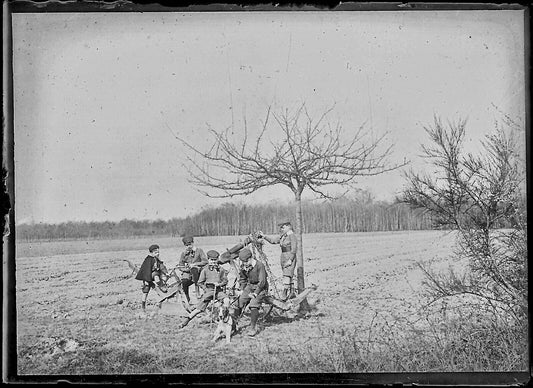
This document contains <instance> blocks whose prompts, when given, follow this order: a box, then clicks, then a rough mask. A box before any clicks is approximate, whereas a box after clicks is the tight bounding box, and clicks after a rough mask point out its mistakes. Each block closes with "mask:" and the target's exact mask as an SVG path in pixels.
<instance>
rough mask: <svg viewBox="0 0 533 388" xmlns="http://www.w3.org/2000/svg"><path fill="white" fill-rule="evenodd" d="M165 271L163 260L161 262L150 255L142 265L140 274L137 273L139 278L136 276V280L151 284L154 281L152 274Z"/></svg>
mask: <svg viewBox="0 0 533 388" xmlns="http://www.w3.org/2000/svg"><path fill="white" fill-rule="evenodd" d="M164 270H165V266H164V264H163V261H162V260H159V259H158V258H156V257H154V256H150V255H148V256H146V258H145V259H144V261H143V263H142V264H141V268H140V269H139V272H137V276H135V279H137V280H144V281H146V282H151V281H152V280H153V279H152V272H158V273H161V271H164Z"/></svg>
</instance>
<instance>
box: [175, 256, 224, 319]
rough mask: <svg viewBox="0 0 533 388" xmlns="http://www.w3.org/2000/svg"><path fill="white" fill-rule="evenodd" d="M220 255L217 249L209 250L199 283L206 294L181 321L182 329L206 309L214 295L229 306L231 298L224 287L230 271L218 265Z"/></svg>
mask: <svg viewBox="0 0 533 388" xmlns="http://www.w3.org/2000/svg"><path fill="white" fill-rule="evenodd" d="M219 256H220V255H219V253H218V252H217V251H215V250H211V251H208V252H207V259H208V264H207V265H206V266H205V267H204V268H203V269H202V272H200V277H199V278H198V285H199V286H200V287H202V288H203V290H204V294H203V296H202V299H201V300H200V301H199V302H198V304H197V305H196V306H195V307H194V310H193V311H191V312H190V313H189V315H188V316H187V317H186V318H185V319H184V320H183V322H181V323H180V325H179V328H180V329H181V328H183V327H185V326H186V325H187V324H188V323H189V322H190V320H191V319H193V318H194V317H195V316H197V315H198V314H199V313H201V312H202V311H205V309H206V307H207V305H208V304H209V302H210V301H211V300H213V297H215V300H217V301H222V302H223V304H224V306H225V307H226V308H228V307H229V305H230V300H229V297H228V296H227V295H226V293H225V292H224V287H225V286H226V284H227V283H228V273H227V271H226V270H225V269H223V268H221V267H220V266H219V265H218V263H217V260H218V257H219Z"/></svg>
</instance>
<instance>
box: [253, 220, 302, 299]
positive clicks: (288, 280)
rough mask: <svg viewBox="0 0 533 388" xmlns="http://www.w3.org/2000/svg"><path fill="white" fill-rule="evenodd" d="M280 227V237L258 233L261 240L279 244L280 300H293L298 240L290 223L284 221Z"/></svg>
mask: <svg viewBox="0 0 533 388" xmlns="http://www.w3.org/2000/svg"><path fill="white" fill-rule="evenodd" d="M278 226H279V227H280V235H279V236H275V237H269V236H266V235H264V234H263V232H261V231H260V232H259V233H258V235H259V237H261V238H263V239H264V240H265V241H268V242H269V243H271V244H279V245H280V246H281V256H280V264H281V270H282V272H283V291H282V294H281V299H282V300H286V299H288V298H294V297H295V296H296V295H295V293H294V283H293V279H294V269H295V268H296V249H297V247H298V240H297V239H296V235H295V234H294V231H293V230H292V225H291V223H290V221H285V222H282V223H280V224H278Z"/></svg>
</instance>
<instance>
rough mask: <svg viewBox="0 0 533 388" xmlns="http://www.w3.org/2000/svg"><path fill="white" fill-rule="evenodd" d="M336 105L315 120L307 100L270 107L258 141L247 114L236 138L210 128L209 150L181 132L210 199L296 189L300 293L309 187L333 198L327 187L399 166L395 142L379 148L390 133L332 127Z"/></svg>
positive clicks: (194, 176)
mask: <svg viewBox="0 0 533 388" xmlns="http://www.w3.org/2000/svg"><path fill="white" fill-rule="evenodd" d="M333 109H334V105H333V106H332V107H330V108H328V109H326V110H325V111H324V112H323V113H322V114H320V115H319V116H318V118H316V119H315V118H313V117H312V116H311V114H309V112H308V110H307V108H306V105H305V103H303V104H301V105H300V106H299V107H298V108H297V109H296V110H295V111H294V112H289V110H288V109H285V110H284V111H282V112H281V113H280V114H276V113H273V112H272V110H271V107H269V108H268V109H267V112H266V118H265V120H264V122H263V123H262V125H261V128H260V130H259V131H258V134H257V135H256V136H254V137H253V139H251V138H250V137H249V136H250V131H249V129H248V125H247V122H246V118H244V128H243V131H242V132H241V133H239V138H238V139H237V140H236V139H234V138H232V137H231V136H230V135H231V129H232V128H231V127H229V128H226V129H225V130H224V131H217V130H215V129H213V128H211V127H208V131H209V135H210V136H211V139H212V141H213V143H212V146H211V147H210V148H209V149H207V150H206V151H203V150H200V149H199V148H198V147H196V146H193V145H191V144H190V143H189V142H187V141H185V140H184V139H182V138H180V137H177V136H176V137H177V138H178V140H180V141H181V142H182V143H183V144H184V145H185V146H187V147H188V149H189V150H190V151H191V152H192V154H190V155H188V156H187V159H188V162H189V163H188V164H186V165H185V168H186V169H187V170H188V172H189V175H190V182H192V183H194V184H195V185H197V186H198V187H199V188H200V189H199V190H200V191H201V192H202V193H203V194H204V195H206V196H208V197H218V198H221V197H233V196H237V195H247V194H250V193H253V192H255V191H257V190H259V189H261V188H263V187H267V186H272V185H277V184H281V185H284V186H287V187H288V188H289V189H290V190H291V191H292V192H293V194H294V199H295V208H296V209H295V210H296V211H295V213H296V214H295V215H296V234H297V239H298V252H297V286H298V291H299V292H302V291H303V289H304V288H305V282H304V263H303V249H302V248H303V246H302V230H303V227H302V226H303V224H302V222H303V221H302V192H303V191H304V189H306V188H307V189H309V190H311V191H312V192H314V193H316V194H317V195H319V196H320V197H322V198H333V195H332V194H330V193H328V192H327V191H326V190H325V189H326V186H331V185H337V186H341V187H347V186H351V185H352V184H353V181H354V178H355V177H357V176H370V175H378V174H382V173H384V172H386V171H391V170H394V169H396V168H398V167H400V166H399V165H394V166H389V165H388V162H387V160H386V159H387V158H388V157H389V155H390V153H391V146H388V147H386V148H385V149H383V150H380V149H379V147H380V146H381V144H382V143H383V140H384V137H385V135H382V136H380V137H377V138H373V137H372V134H371V133H369V131H366V130H365V129H364V125H362V126H361V127H359V128H356V129H355V130H354V131H353V133H350V134H348V135H346V134H345V133H344V131H343V128H342V126H341V124H340V122H337V123H336V124H334V125H331V124H330V123H329V122H328V121H327V117H328V115H329V114H330V113H331V112H332V111H333ZM272 118H273V121H274V122H273V124H275V125H274V126H273V127H274V129H272V125H271V121H272ZM198 157H199V158H200V161H198V160H197V158H198ZM404 164H405V162H404ZM404 164H402V165H404ZM204 188H207V189H209V190H208V191H205V190H204ZM212 189H215V191H216V193H215V192H213V190H212Z"/></svg>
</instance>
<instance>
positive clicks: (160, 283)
mask: <svg viewBox="0 0 533 388" xmlns="http://www.w3.org/2000/svg"><path fill="white" fill-rule="evenodd" d="M152 279H153V280H154V282H155V284H156V286H157V287H158V288H159V289H160V290H161V291H162V292H167V291H168V290H167V287H166V286H165V283H163V281H162V280H161V276H160V274H159V273H158V272H156V271H154V272H152Z"/></svg>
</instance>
